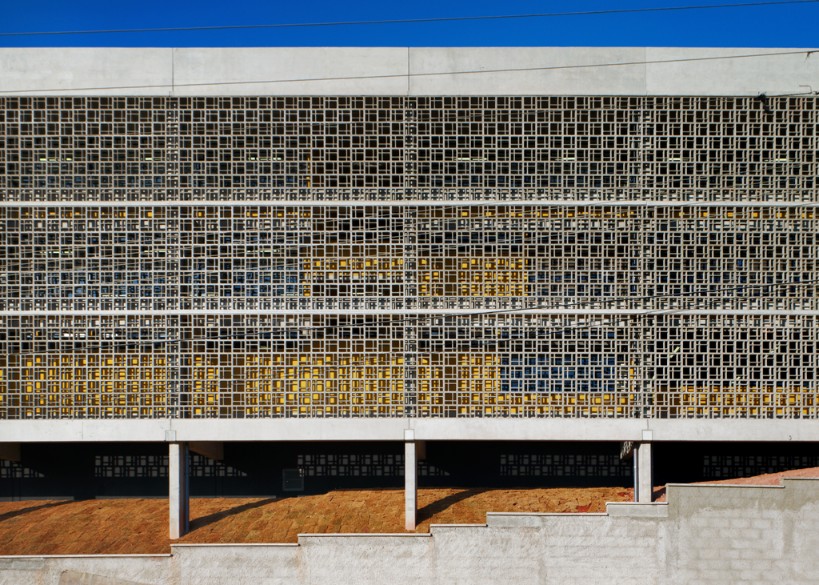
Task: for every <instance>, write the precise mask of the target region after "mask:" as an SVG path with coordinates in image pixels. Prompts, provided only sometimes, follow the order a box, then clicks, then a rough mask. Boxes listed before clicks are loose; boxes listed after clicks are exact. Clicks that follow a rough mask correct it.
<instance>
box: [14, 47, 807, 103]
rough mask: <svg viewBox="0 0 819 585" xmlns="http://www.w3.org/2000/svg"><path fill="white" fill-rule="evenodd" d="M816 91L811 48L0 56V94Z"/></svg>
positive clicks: (108, 51)
mask: <svg viewBox="0 0 819 585" xmlns="http://www.w3.org/2000/svg"><path fill="white" fill-rule="evenodd" d="M816 87H819V55H816V54H813V50H811V49H758V48H731V49H723V48H630V47H619V48H618V47H615V48H611V47H592V48H588V47H572V48H565V47H527V48H511V47H481V48H403V47H402V48H339V47H313V48H210V49H209V48H179V49H172V48H151V49H127V48H114V49H112V48H54V49H49V48H38V49H28V48H9V49H0V96H2V95H147V96H150V95H154V96H159V95H162V96H164V95H171V96H219V95H222V96H240V95H317V96H318V95H384V96H389V95H396V96H399V95H409V96H415V95H417V96H424V95H442V96H478V95H622V96H629V95H633V96H642V95H657V96H662V95H680V96H691V95H703V96H723V95H731V96H757V95H759V94H761V93H767V94H768V95H790V94H802V95H805V94H808V93H810V90H811V88H816Z"/></svg>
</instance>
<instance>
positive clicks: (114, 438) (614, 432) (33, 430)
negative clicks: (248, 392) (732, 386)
mask: <svg viewBox="0 0 819 585" xmlns="http://www.w3.org/2000/svg"><path fill="white" fill-rule="evenodd" d="M406 430H412V431H414V434H413V436H414V439H415V440H417V441H455V440H461V441H645V440H648V441H797V442H802V441H819V424H817V421H816V420H809V419H760V420H741V419H676V420H672V419H628V418H622V419H614V418H611V419H606V418H599V419H555V418H546V419H531V418H462V419H431V418H424V419H420V418H346V419H332V418H328V419H316V418H312V419H311V418H293V419H196V420H177V419H151V420H123V419H117V420H53V419H44V420H5V421H2V423H0V442H24V443H37V442H164V441H169V442H174V441H404V439H405V431H406Z"/></svg>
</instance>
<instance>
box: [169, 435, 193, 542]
mask: <svg viewBox="0 0 819 585" xmlns="http://www.w3.org/2000/svg"><path fill="white" fill-rule="evenodd" d="M168 504H169V508H170V537H171V538H172V539H176V538H180V537H182V536H184V535H185V534H186V533H187V532H188V528H189V521H190V493H189V492H188V444H187V443H169V444H168Z"/></svg>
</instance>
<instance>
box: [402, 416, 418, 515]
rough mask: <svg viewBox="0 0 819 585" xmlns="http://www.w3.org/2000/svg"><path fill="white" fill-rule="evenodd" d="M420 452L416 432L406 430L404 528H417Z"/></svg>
mask: <svg viewBox="0 0 819 585" xmlns="http://www.w3.org/2000/svg"><path fill="white" fill-rule="evenodd" d="M417 455H418V453H417V450H416V443H415V433H414V431H412V430H407V431H405V432H404V528H405V529H406V530H415V525H416V514H417V510H418V457H417Z"/></svg>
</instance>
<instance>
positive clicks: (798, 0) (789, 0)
mask: <svg viewBox="0 0 819 585" xmlns="http://www.w3.org/2000/svg"><path fill="white" fill-rule="evenodd" d="M818 2H819V0H763V1H761V2H740V3H723V4H696V5H688V6H655V7H646V8H612V9H605V10H578V11H569V12H535V13H527V14H498V15H478V16H441V17H428V18H396V19H381V20H346V21H334V22H291V23H288V22H283V23H270V24H236V25H209V26H180V27H155V28H119V29H97V30H63V31H24V32H15V31H6V32H0V37H23V36H66V35H100V34H134V33H165V32H198V31H221V30H254V29H256V30H258V29H282V28H316V27H338V26H374V25H385V24H387V25H389V24H427V23H438V22H471V21H484V20H521V19H530V18H561V17H574V16H605V15H612V14H640V13H653V12H680V11H691V10H712V9H726V8H728V9H730V8H751V7H757V6H781V5H793V4H816V3H818Z"/></svg>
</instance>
